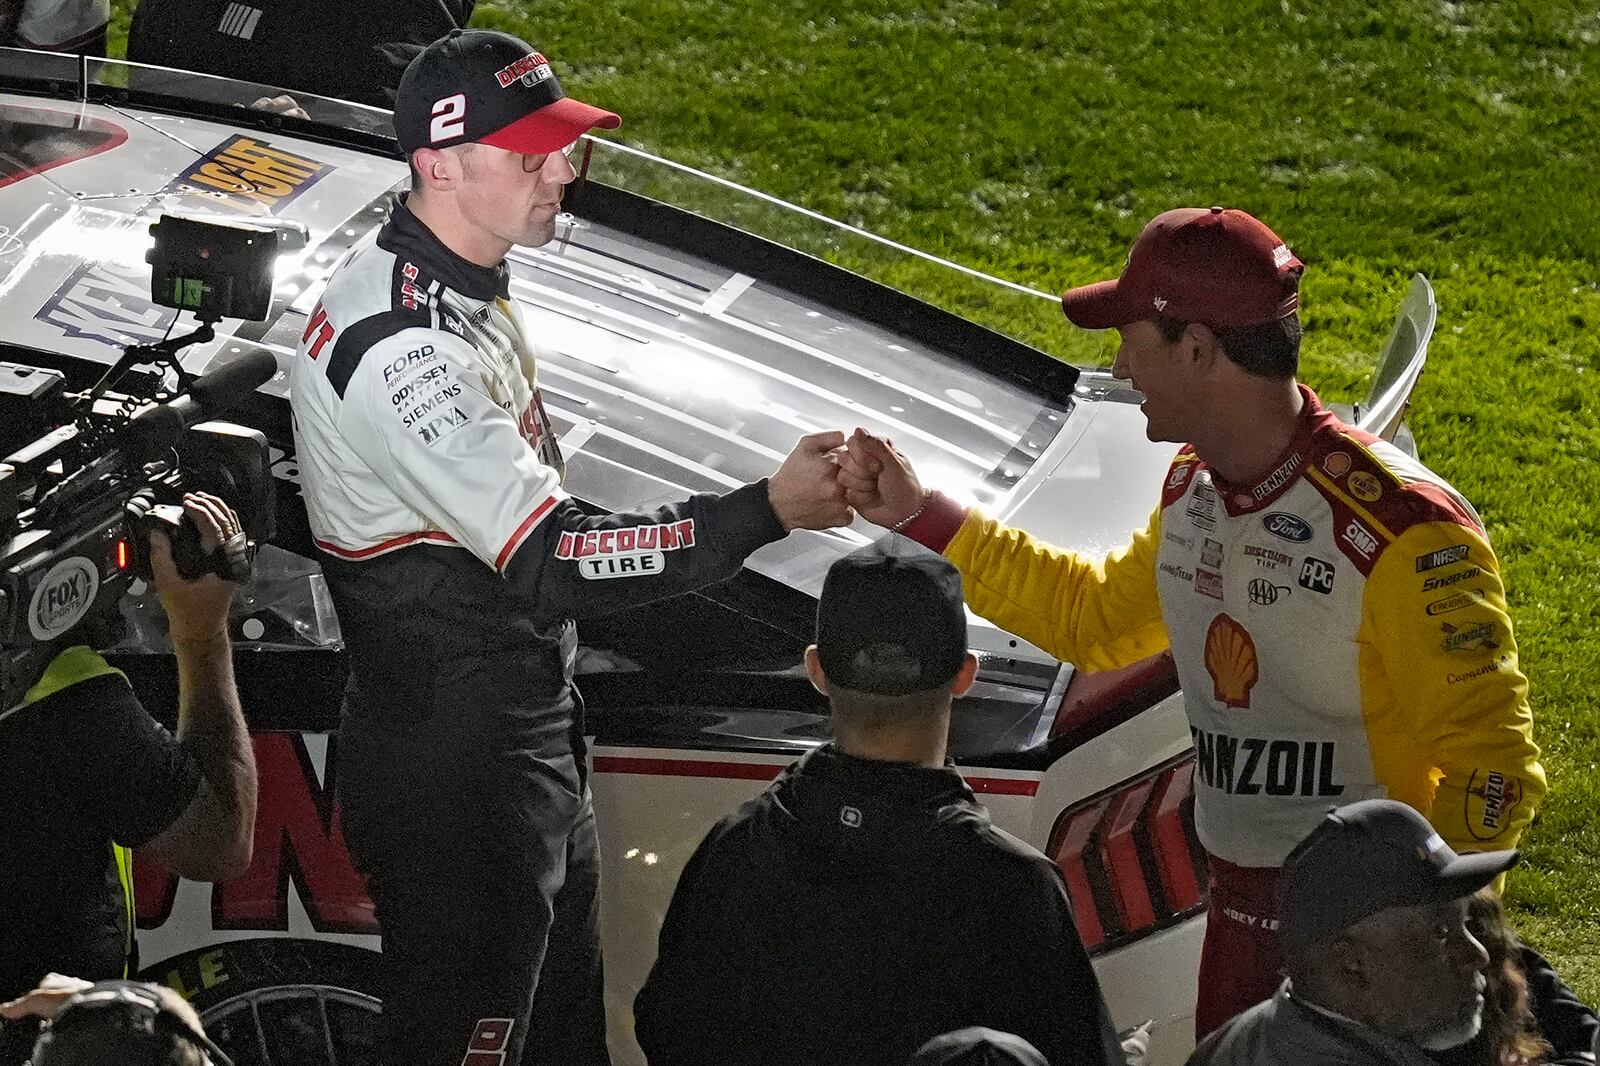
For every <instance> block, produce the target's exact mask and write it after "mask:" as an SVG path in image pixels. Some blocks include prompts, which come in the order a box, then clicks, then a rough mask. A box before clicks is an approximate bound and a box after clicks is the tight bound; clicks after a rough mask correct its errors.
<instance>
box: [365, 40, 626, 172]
mask: <svg viewBox="0 0 1600 1066" xmlns="http://www.w3.org/2000/svg"><path fill="white" fill-rule="evenodd" d="M621 125H622V119H621V118H619V117H617V116H616V115H614V114H612V113H611V112H610V111H605V110H603V109H601V108H598V107H595V106H593V105H592V104H586V103H584V102H583V101H581V100H574V99H573V98H572V97H570V96H568V95H567V94H566V93H564V92H562V91H561V83H560V82H559V81H557V80H556V75H555V71H554V70H552V69H550V61H549V60H548V59H546V58H545V57H544V56H543V55H542V54H541V53H540V52H539V50H538V49H537V48H534V47H533V46H532V45H530V44H528V43H527V42H526V41H522V40H518V39H517V38H515V37H513V36H511V35H510V34H509V33H500V32H499V31H497V30H451V31H450V32H449V33H448V34H446V35H445V36H444V37H441V38H439V39H438V40H437V41H434V42H433V43H432V44H430V45H429V46H428V47H427V48H424V49H423V50H422V52H421V54H419V55H418V56H417V57H416V58H415V59H413V60H412V61H411V64H410V65H409V66H408V67H406V72H405V74H404V75H402V76H401V78H400V90H399V92H398V94H397V95H396V97H395V103H394V132H395V137H396V138H397V139H398V140H399V142H400V150H401V151H403V152H404V153H405V154H406V155H407V156H408V157H409V156H410V155H411V153H412V152H415V151H416V150H417V149H418V148H447V147H449V146H451V145H455V144H467V143H470V142H473V141H476V142H479V143H482V144H492V145H494V146H495V147H496V148H504V149H506V150H507V151H511V152H524V153H527V154H529V155H539V154H542V153H545V152H554V151H556V150H557V149H560V148H565V147H566V146H567V145H569V144H571V143H572V142H573V141H576V140H577V139H578V138H579V137H580V136H582V135H583V134H585V133H588V132H589V131H590V130H592V129H596V128H599V129H604V130H614V129H616V128H617V127H618V126H621Z"/></svg>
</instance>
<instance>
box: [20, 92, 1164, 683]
mask: <svg viewBox="0 0 1600 1066" xmlns="http://www.w3.org/2000/svg"><path fill="white" fill-rule="evenodd" d="M0 132H3V133H4V136H3V137H0V321H4V322H5V323H6V325H5V332H4V336H3V339H4V340H5V341H6V342H8V343H11V344H17V345H23V346H28V347H33V348H38V349H43V350H46V351H49V352H54V353H59V354H62V355H67V356H71V357H75V358H78V359H84V360H89V361H92V362H97V363H107V364H109V363H111V362H113V361H114V360H115V359H116V358H117V357H118V356H119V355H120V354H121V347H122V346H123V345H125V344H128V343H135V342H146V343H148V342H153V341H156V340H159V339H161V338H162V337H163V336H165V335H167V334H168V332H169V331H172V330H177V331H183V330H184V329H185V328H187V327H186V324H185V323H179V322H177V317H178V316H177V312H175V311H173V310H172V309H169V308H165V307H161V306H158V305H156V304H155V303H154V302H153V301H152V300H151V297H150V293H149V268H148V266H147V265H146V264H145V262H144V254H145V252H146V251H147V250H148V248H149V246H150V237H149V235H148V226H149V224H150V223H151V222H152V221H154V220H155V218H156V217H158V216H159V215H160V214H161V213H162V212H166V211H181V212H183V213H187V214H200V215H212V216H218V217H227V218H243V219H248V220H254V221H257V222H261V223H263V224H267V225H272V226H275V227H280V228H282V229H283V230H284V231H285V232H286V233H287V234H288V238H289V239H288V240H287V241H286V242H285V245H284V250H283V251H282V252H281V253H280V255H279V259H278V263H277V273H276V278H275V286H276V290H275V291H276V296H275V300H274V303H273V307H272V311H271V315H270V317H269V319H268V321H266V322H264V323H257V322H224V323H223V324H222V325H221V327H219V330H218V337H217V339H216V340H215V341H213V342H211V343H208V344H202V345H196V346H194V347H192V348H190V349H188V350H187V351H186V353H185V355H184V360H183V361H184V364H185V366H186V367H187V368H188V369H189V370H191V371H194V372H200V371H203V370H204V369H206V368H207V367H209V366H212V365H215V364H220V363H221V362H226V361H227V360H229V359H231V358H234V357H237V356H238V355H239V354H240V353H241V352H244V351H246V350H248V349H252V348H264V349H266V350H268V351H270V352H272V353H273V354H274V355H275V356H276V357H277V359H278V361H279V365H280V367H287V365H288V358H289V356H290V354H291V353H292V351H293V348H294V345H295V344H296V343H297V342H298V341H299V339H300V336H301V333H302V332H303V331H304V329H305V326H306V323H307V322H308V320H309V316H310V314H311V313H312V309H313V308H314V306H315V303H316V299H317V296H318V294H319V293H320V291H321V288H322V285H323V283H324V281H325V279H326V277H327V275H328V273H329V272H330V271H331V269H332V268H333V267H334V266H335V265H336V263H337V262H338V261H339V259H340V257H341V256H342V255H343V254H344V253H345V251H346V250H347V249H348V248H349V247H350V246H352V245H353V244H355V243H357V242H358V241H360V240H362V239H363V238H365V237H366V236H368V235H369V234H370V233H371V232H372V231H373V230H374V229H375V228H376V227H377V226H379V225H381V223H382V221H383V219H384V217H385V214H386V211H387V208H388V204H389V201H390V198H391V196H392V195H393V193H394V192H395V191H396V190H397V189H400V188H403V187H404V186H405V184H406V180H407V178H406V172H405V168H404V166H403V164H401V163H400V162H399V161H397V160H395V159H392V158H386V157H384V156H382V155H379V154H376V153H373V152H371V151H364V150H358V149H356V148H351V147H348V146H343V145H339V144H330V143H322V142H319V141H314V140H310V139H304V138H298V137H294V136H290V135H288V134H287V133H284V132H282V131H278V130H272V129H256V128H245V127H240V126H233V125H229V124H226V123H222V122H218V121H213V120H209V119H203V118H195V117H191V116H184V115H176V114H162V113H156V112H150V111H140V110H137V109H134V108H130V107H127V106H113V105H107V104H92V103H87V104H86V103H66V102H62V101H59V100H51V99H44V98H38V97H30V96H23V95H7V94H0ZM671 217H672V218H676V217H677V216H671ZM673 225H676V223H673V224H672V225H667V226H665V227H663V226H661V225H655V226H653V227H643V228H644V229H645V230H646V232H640V230H641V227H640V226H639V225H637V224H629V223H628V221H627V220H626V219H621V220H619V221H615V222H613V221H612V220H610V219H609V218H608V217H594V215H593V214H589V215H584V216H580V215H577V214H568V215H563V216H562V219H561V224H560V225H559V227H558V233H557V236H556V239H555V240H554V241H552V242H551V243H550V244H549V245H547V246H546V247H544V248H541V249H537V250H517V251H516V252H514V253H513V255H512V257H511V260H510V262H511V269H512V286H511V291H512V297H513V299H515V300H516V301H517V302H518V303H519V304H520V305H521V308H522V311H523V314H524V317H525V318H526V320H527V323H528V327H529V332H530V334H531V336H532V337H533V338H534V340H535V344H536V346H537V347H538V349H539V353H540V385H541V387H542V389H543V391H544V394H545V397H546V405H547V407H548V409H549V411H550V414H551V416H552V418H553V420H554V422H555V424H556V428H557V430H558V432H559V434H560V436H561V442H562V447H563V450H564V452H565V453H566V455H567V461H568V482H567V487H568V489H569V491H571V492H572V493H573V495H575V496H577V497H579V498H581V499H584V500H586V501H588V502H591V503H593V504H595V505H596V506H599V507H603V508H608V509H623V508H627V509H639V508H648V507H650V506H652V505H654V504H657V503H661V502H665V501H667V500H671V499H675V498H681V497H682V496H683V495H685V494H687V493H689V492H698V491H725V490H727V489H730V488H733V487H735V486H737V485H739V484H742V483H745V482H748V481H752V480H755V479H758V478H761V477H765V476H766V475H768V474H770V473H771V472H772V471H773V470H774V469H776V467H777V466H778V464H779V462H780V461H781V460H782V458H783V456H784V455H785V454H786V453H787V451H788V450H789V448H790V447H792V446H793V444H794V442H795V441H796V440H797V439H798V438H799V437H800V436H801V435H802V434H804V433H808V432H813V431H816V430H821V429H829V428H840V429H844V430H846V431H849V430H850V429H852V428H854V427H855V426H864V427H866V428H868V429H870V430H872V431H874V432H877V433H881V434H885V435H887V436H889V437H890V438H892V439H893V441H894V442H895V444H896V445H897V446H898V447H899V448H900V449H902V450H903V451H904V452H905V453H906V454H907V455H908V456H909V457H910V458H911V459H912V461H913V462H914V463H915V465H916V467H917V469H918V472H919V473H920V474H921V476H922V478H923V480H924V481H925V482H926V483H927V484H929V485H932V486H937V487H939V488H941V489H943V490H944V491H946V492H948V493H950V494H951V495H953V496H955V497H956V498H957V499H960V500H962V501H964V502H967V503H970V504H973V505H975V506H979V507H982V508H984V509H985V510H986V511H988V512H990V513H992V514H995V515H997V516H999V517H1001V518H1002V519H1004V520H1006V521H1009V522H1012V523H1014V524H1018V525H1021V526H1024V527H1025V528H1027V529H1029V530H1030V531H1032V532H1033V533H1035V534H1037V535H1039V536H1041V537H1043V538H1045V539H1047V540H1049V541H1051V542H1053V543H1055V544H1057V545H1059V546H1061V547H1066V548H1071V549H1074V550H1078V551H1083V552H1088V553H1091V554H1101V553H1103V552H1105V551H1106V550H1108V549H1110V548H1112V547H1114V546H1116V545H1118V544H1121V543H1123V542H1125V541H1126V539H1127V536H1128V533H1129V531H1130V530H1132V529H1134V528H1136V527H1137V526H1140V525H1142V524H1143V523H1144V522H1145V521H1146V520H1147V518H1148V516H1149V513H1150V511H1151V509H1152V507H1153V506H1154V503H1155V499H1156V490H1157V488H1158V486H1159V478H1160V476H1161V471H1162V470H1163V469H1164V467H1165V464H1166V462H1167V461H1168V460H1169V459H1170V455H1171V452H1172V448H1171V446H1154V445H1150V444H1149V443H1148V442H1146V441H1145V440H1144V438H1143V432H1142V431H1143V420H1142V417H1141V416H1140V415H1139V413H1138V409H1137V406H1136V405H1134V404H1132V403H1129V402H1127V401H1128V400H1129V399H1134V400H1136V399H1137V396H1136V394H1132V393H1129V392H1127V391H1125V390H1119V389H1118V388H1117V387H1116V383H1114V382H1112V381H1110V379H1109V378H1107V377H1105V376H1104V375H1096V374H1093V373H1088V374H1084V375H1083V376H1082V377H1081V378H1080V379H1079V380H1078V381H1077V383H1076V385H1075V386H1071V385H1069V387H1067V388H1063V387H1062V381H1063V380H1066V381H1067V382H1069V383H1070V382H1071V380H1072V379H1071V376H1070V375H1069V376H1067V377H1066V378H1065V379H1063V377H1062V374H1061V371H1062V370H1063V368H1062V366H1061V364H1059V363H1057V362H1055V361H1053V360H1051V359H1050V358H1049V357H1048V356H1046V355H1044V354H1043V353H1039V352H1036V351H1033V350H1032V349H1025V348H1023V347H1022V346H1020V345H1017V344H1015V343H1014V342H1010V341H1008V340H1005V339H1004V338H1000V337H998V336H997V335H987V334H986V331H979V330H976V329H975V328H974V327H971V325H970V323H964V322H961V321H960V320H957V319H954V318H953V316H948V315H944V317H943V318H942V319H940V318H938V317H937V316H939V315H943V312H937V311H935V310H934V309H932V308H926V307H921V308H920V309H919V308H917V307H913V308H911V309H910V311H907V312H905V315H906V316H910V317H915V316H916V315H917V314H918V313H920V311H926V312H927V313H928V314H929V315H930V316H935V317H933V318H932V319H931V321H933V322H934V323H935V326H937V323H938V322H940V321H948V322H949V323H950V324H951V325H952V327H953V326H956V325H959V326H961V327H964V328H966V329H968V330H970V331H972V332H973V334H975V335H977V334H985V335H984V336H978V337H977V341H976V342H969V341H968V340H967V339H966V338H965V335H961V336H957V334H956V333H954V332H952V333H951V335H950V336H951V340H949V341H945V340H943V339H942V338H941V335H940V332H939V330H938V329H937V328H932V329H930V328H927V327H926V324H923V325H921V326H918V327H917V328H909V327H908V328H903V329H901V328H896V327H895V325H894V323H893V322H888V323H886V322H885V321H884V320H885V319H890V318H894V315H887V314H883V313H876V312H877V310H881V309H875V308H874V307H873V300H874V299H875V298H881V299H883V300H888V299H889V298H890V296H896V297H898V295H899V294H892V293H890V292H889V290H882V291H881V294H880V297H874V294H873V291H870V290H876V288H877V287H873V286H870V283H866V282H863V281H862V279H859V278H856V277H855V276H854V275H845V274H844V272H842V271H838V270H837V268H833V267H828V266H827V265H826V264H823V263H820V262H817V261H815V260H811V261H810V262H811V263H812V264H813V266H814V272H821V273H826V272H830V271H831V272H832V273H831V274H827V277H830V278H834V279H837V280H839V282H840V284H841V285H843V284H844V283H845V282H850V283H856V282H859V283H861V284H862V285H866V286H869V291H867V292H866V295H865V297H861V296H860V295H859V294H857V295H856V296H852V297H851V299H850V300H848V301H847V300H845V299H843V297H840V298H839V299H833V298H832V296H833V290H831V289H830V288H829V286H828V285H827V284H822V285H818V284H815V283H812V282H808V281H805V274H804V271H803V269H802V270H801V273H796V268H795V266H794V264H793V263H790V264H789V266H786V267H785V268H784V269H782V270H779V269H767V267H768V266H769V265H770V262H771V261H772V253H771V246H765V248H764V249H760V248H758V249H757V253H756V254H754V255H753V256H746V257H745V258H744V260H741V261H738V262H735V263H734V264H733V265H732V266H730V258H729V256H728V255H726V254H721V253H722V252H723V251H725V250H724V249H720V248H717V247H713V246H711V245H708V244H707V243H706V242H705V240H704V238H703V234H700V233H699V232H698V231H695V230H693V229H683V230H680V231H677V232H673V231H672V227H673ZM663 230H665V231H663ZM726 232H727V233H734V232H735V231H731V230H730V231H726ZM739 236H742V235H739ZM697 242H698V243H697ZM801 258H802V259H803V257H801ZM805 266H806V263H805V262H803V261H802V262H800V263H799V267H800V268H804V267H805ZM900 299H902V300H903V299H904V298H903V297H900ZM863 301H864V302H863ZM843 303H848V304H850V306H844V307H841V304H843ZM896 306H897V307H898V306H899V305H896ZM1029 308H1030V313H1037V314H1039V315H1049V316H1050V317H1051V318H1052V319H1053V320H1059V311H1057V310H1055V309H1054V308H1053V307H1052V306H1051V305H1050V304H1048V303H1046V302H1045V301H1042V300H1035V301H1033V302H1032V303H1031V304H1030V305H1029ZM900 313H901V312H900V311H898V310H897V311H896V312H895V314H900ZM903 317H905V316H903ZM906 320H907V321H908V322H909V320H910V319H909V317H908V318H907V319H906ZM1060 328H1062V329H1065V328H1066V327H1065V325H1064V324H1062V325H1061V327H1060ZM991 339H992V341H991ZM991 347H992V348H993V349H994V350H995V351H996V352H999V353H1000V354H1001V355H1004V356H1005V358H1006V360H1008V362H1007V363H1006V369H1005V372H1004V373H1002V372H1000V371H999V370H997V369H995V368H994V366H998V365H999V363H998V362H997V363H995V364H994V366H991V365H990V364H989V362H987V360H988V358H989V356H988V354H987V349H988V348H991ZM1019 352H1020V353H1021V354H1020V356H1019V354H1018V353H1019ZM12 358H16V356H12ZM995 358H996V359H998V358H999V357H998V356H996V357H995ZM1030 360H1032V362H1030ZM1019 367H1020V369H1019ZM263 391H264V392H266V393H267V394H269V395H270V396H272V397H275V398H276V399H277V400H278V401H282V400H283V399H284V398H285V397H286V394H287V376H286V374H285V373H284V372H283V371H282V370H280V372H279V374H278V375H277V376H276V377H275V378H274V379H273V380H272V381H271V382H269V383H268V384H267V385H266V386H264V389H263ZM280 406H282V405H281V403H280ZM284 423H285V425H286V418H285V419H284ZM270 435H272V434H271V431H270V430H269V436H270ZM273 444H274V446H275V448H276V449H277V451H276V452H275V458H277V459H278V460H279V461H278V464H277V465H276V466H275V472H276V473H278V474H279V475H280V476H281V477H288V478H292V477H294V476H295V469H294V464H293V462H292V447H293V445H292V441H290V440H287V439H275V440H274V441H273ZM302 521H303V519H302ZM879 534H881V530H878V529H876V527H872V526H870V525H869V524H867V523H865V522H861V521H858V522H857V524H856V525H855V526H853V527H851V528H849V529H844V530H838V531H831V532H827V533H811V534H805V535H801V536H792V537H789V538H787V539H785V540H784V541H782V542H780V543H777V544H773V545H769V546H768V547H766V548H764V549H762V550H761V551H760V552H758V553H757V554H756V555H755V556H754V557H753V558H752V560H751V562H750V564H749V565H750V567H751V568H752V569H754V570H755V571H757V572H759V573H762V574H764V575H766V576H768V577H771V578H774V579H776V580H778V581H781V582H783V583H784V584H786V585H789V586H791V587H793V588H796V589H799V590H801V591H804V592H806V593H808V594H811V595H813V596H814V595H816V594H817V593H818V592H819V591H820V588H821V582H822V577H823V575H824V574H825V572H826V570H827V566H828V564H829V563H830V562H831V561H832V560H833V559H835V558H837V557H839V556H840V555H842V554H844V553H847V552H849V551H850V550H853V549H854V548H855V547H857V546H859V545H861V544H864V543H867V542H868V541H869V540H870V539H871V538H873V537H874V536H877V535H879ZM974 621H975V625H974V638H973V640H974V645H975V646H976V647H978V648H980V649H983V650H990V651H995V652H1004V653H1006V654H1010V655H1020V656H1023V657H1027V658H1037V659H1041V660H1042V659H1047V658H1048V656H1045V655H1043V653H1041V652H1038V651H1037V649H1032V648H1029V647H1027V646H1026V645H1023V644H1022V643H1021V642H1019V641H1017V640H1015V639H1014V638H1011V637H1009V636H1008V635H1006V634H1003V633H999V632H997V631H995V630H993V629H992V627H989V626H987V624H984V623H978V622H977V621H976V620H974Z"/></svg>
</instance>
